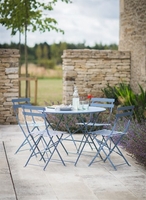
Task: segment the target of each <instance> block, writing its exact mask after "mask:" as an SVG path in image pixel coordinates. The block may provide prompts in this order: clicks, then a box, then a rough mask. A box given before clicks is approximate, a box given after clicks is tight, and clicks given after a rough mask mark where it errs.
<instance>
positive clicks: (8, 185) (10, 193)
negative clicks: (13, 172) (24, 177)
mask: <svg viewBox="0 0 146 200" xmlns="http://www.w3.org/2000/svg"><path fill="white" fill-rule="evenodd" d="M0 200H16V197H15V193H14V188H13V184H12V180H11V176H10V171H9V167H8V163H7V160H6V156H5V151H4V143H3V142H2V141H0Z"/></svg>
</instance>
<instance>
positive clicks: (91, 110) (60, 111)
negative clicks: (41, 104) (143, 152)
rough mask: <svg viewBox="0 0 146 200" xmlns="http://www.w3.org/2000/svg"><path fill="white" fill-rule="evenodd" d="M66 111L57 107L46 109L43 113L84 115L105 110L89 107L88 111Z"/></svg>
mask: <svg viewBox="0 0 146 200" xmlns="http://www.w3.org/2000/svg"><path fill="white" fill-rule="evenodd" d="M60 108H61V110H60ZM63 108H64V109H63ZM66 109H67V108H65V107H59V106H57V107H56V108H54V107H46V110H45V112H46V113H51V114H85V113H97V112H103V111H105V110H106V109H105V108H102V107H92V106H89V108H88V110H71V109H70V110H69V109H68V110H66Z"/></svg>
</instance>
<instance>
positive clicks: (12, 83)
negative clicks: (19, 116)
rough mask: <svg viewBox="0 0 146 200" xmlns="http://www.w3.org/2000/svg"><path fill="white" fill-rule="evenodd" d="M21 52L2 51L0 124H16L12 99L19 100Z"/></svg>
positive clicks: (0, 60) (0, 58)
mask: <svg viewBox="0 0 146 200" xmlns="http://www.w3.org/2000/svg"><path fill="white" fill-rule="evenodd" d="M19 57H20V56H19V50H16V49H0V124H13V123H16V117H15V116H14V113H13V109H12V102H11V100H12V98H18V69H19Z"/></svg>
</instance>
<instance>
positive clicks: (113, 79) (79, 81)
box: [62, 49, 131, 104]
mask: <svg viewBox="0 0 146 200" xmlns="http://www.w3.org/2000/svg"><path fill="white" fill-rule="evenodd" d="M130 56H131V54H130V52H128V51H111V50H89V49H84V50H65V51H64V53H63V56H62V59H63V103H65V104H70V103H71V100H72V94H73V86H74V84H75V85H76V86H77V89H78V92H79V96H80V97H81V98H86V97H87V95H88V94H89V93H90V94H92V95H93V96H94V97H101V96H103V92H102V90H101V89H103V88H105V87H106V86H107V84H109V85H111V86H113V85H116V84H118V83H121V82H125V83H130V70H131V67H130V66H131V60H130Z"/></svg>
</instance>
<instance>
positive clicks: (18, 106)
mask: <svg viewBox="0 0 146 200" xmlns="http://www.w3.org/2000/svg"><path fill="white" fill-rule="evenodd" d="M12 103H13V110H14V113H15V116H16V120H17V123H18V125H19V127H20V129H21V131H22V133H23V135H24V140H23V142H22V143H21V144H20V146H19V147H18V149H17V150H16V152H15V154H16V153H18V152H19V151H24V150H26V149H24V148H22V147H24V146H26V145H29V146H28V147H29V150H30V149H31V148H32V144H31V140H29V135H27V134H26V124H25V123H24V117H23V115H22V106H23V105H27V106H31V102H30V98H18V99H12ZM43 108H44V107H40V109H43ZM20 115H21V116H20ZM29 124H30V126H31V128H32V131H33V130H34V129H39V126H41V125H42V123H41V122H38V121H37V122H36V121H35V120H34V118H33V117H31V118H30V120H29ZM27 150H28V148H27Z"/></svg>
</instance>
